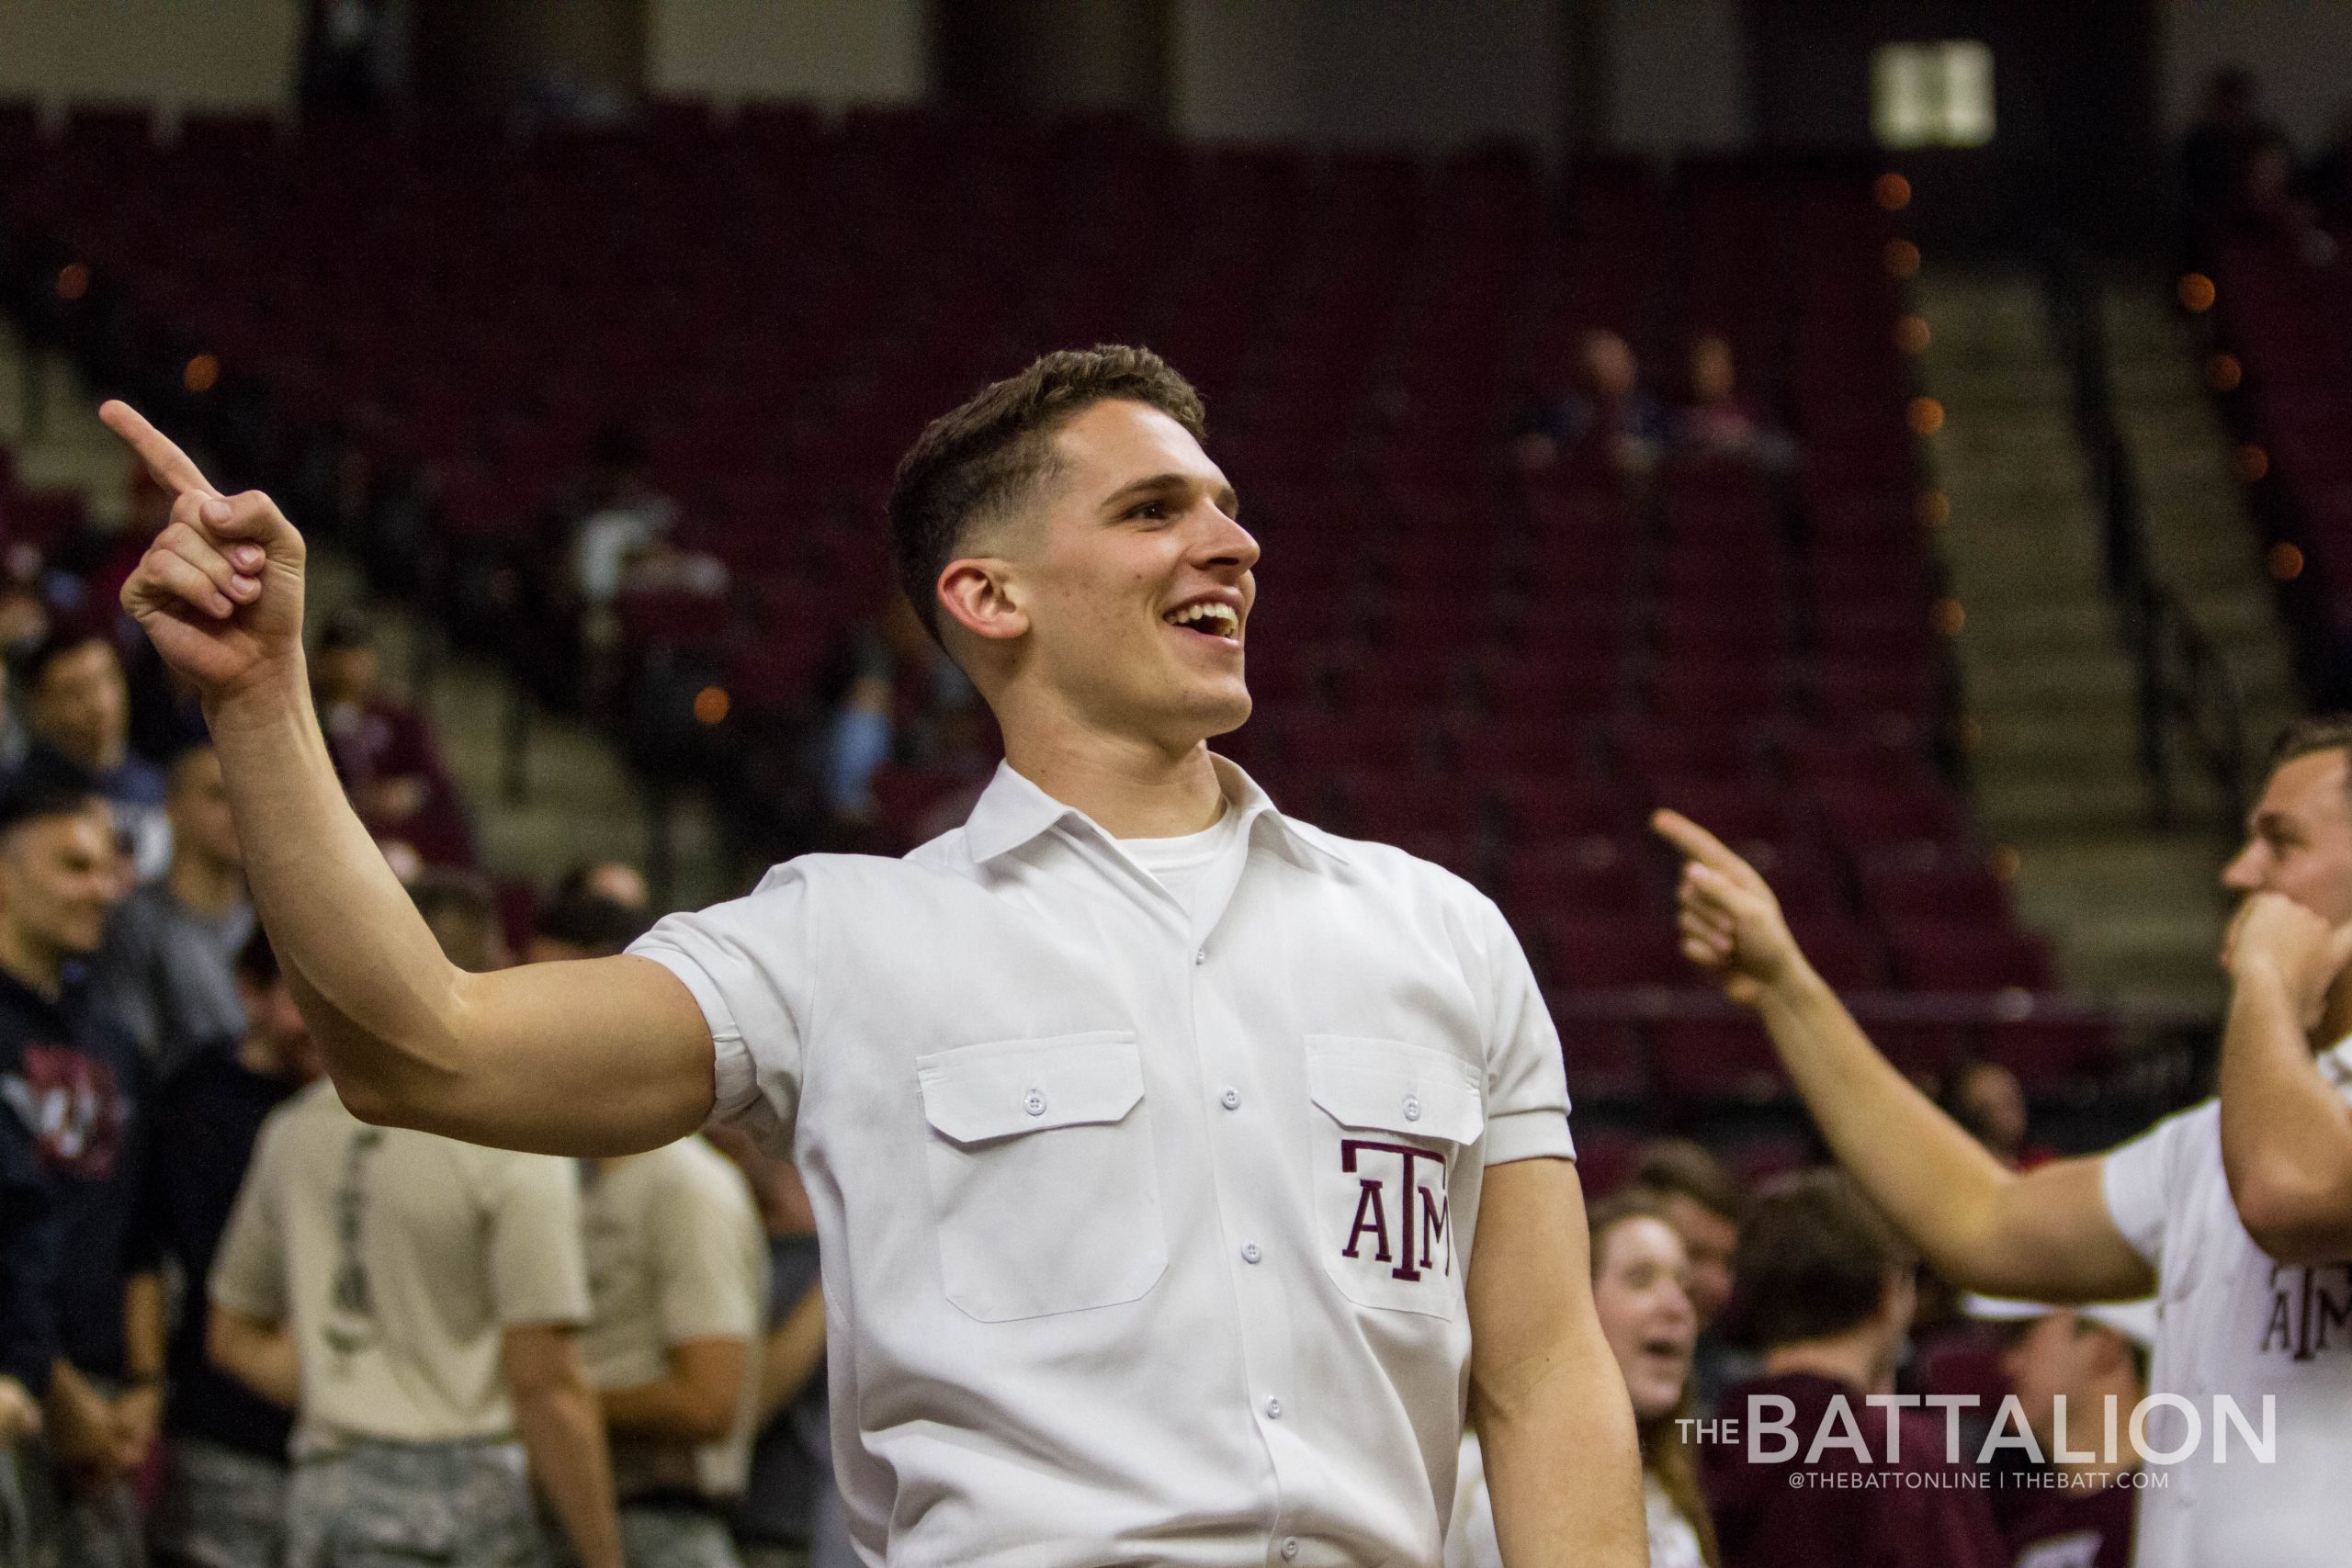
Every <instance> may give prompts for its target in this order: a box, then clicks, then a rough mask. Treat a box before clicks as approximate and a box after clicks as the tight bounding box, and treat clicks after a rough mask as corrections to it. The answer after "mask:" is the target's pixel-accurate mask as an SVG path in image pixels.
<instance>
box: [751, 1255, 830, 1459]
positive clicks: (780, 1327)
mask: <svg viewBox="0 0 2352 1568" xmlns="http://www.w3.org/2000/svg"><path fill="white" fill-rule="evenodd" d="M824 1363H825V1292H823V1291H822V1290H821V1289H820V1288H818V1287H816V1286H811V1287H809V1291H808V1292H807V1293H806V1294H804V1295H803V1296H802V1297H801V1298H800V1299H799V1300H798V1301H797V1302H795V1303H793V1306H792V1310H791V1311H790V1312H789V1313H786V1314H785V1318H784V1321H783V1322H782V1323H779V1324H777V1325H775V1328H774V1329H772V1330H770V1331H769V1334H768V1342H767V1348H766V1350H765V1352H764V1353H763V1358H762V1359H761V1361H760V1411H759V1424H760V1425H761V1426H762V1427H765V1426H766V1425H767V1424H768V1423H769V1422H771V1421H773V1420H775V1417H776V1414H777V1412H779V1411H781V1410H782V1409H783V1408H784V1407H785V1406H786V1405H787V1404H791V1403H792V1402H793V1401H794V1400H796V1399H797V1398H799V1397H800V1391H801V1390H802V1389H804V1388H806V1387H808V1386H809V1379H810V1378H812V1377H815V1376H816V1375H817V1372H818V1369H819V1368H820V1367H822V1366H823V1365H824Z"/></svg>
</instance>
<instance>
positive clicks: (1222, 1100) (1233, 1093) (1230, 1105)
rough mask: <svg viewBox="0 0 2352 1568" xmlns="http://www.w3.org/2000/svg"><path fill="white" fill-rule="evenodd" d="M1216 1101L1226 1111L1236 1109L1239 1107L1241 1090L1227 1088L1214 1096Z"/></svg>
mask: <svg viewBox="0 0 2352 1568" xmlns="http://www.w3.org/2000/svg"><path fill="white" fill-rule="evenodd" d="M1216 1102H1217V1103H1218V1104H1219V1105H1222V1106H1224V1107H1225V1108H1226V1109H1227V1111H1238V1110H1240V1109H1241V1091H1240V1090H1239V1089H1227V1090H1226V1091H1225V1092H1224V1093H1223V1094H1220V1095H1218V1096H1217V1097H1216Z"/></svg>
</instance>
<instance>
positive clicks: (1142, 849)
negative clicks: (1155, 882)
mask: <svg viewBox="0 0 2352 1568" xmlns="http://www.w3.org/2000/svg"><path fill="white" fill-rule="evenodd" d="M1240 829H1241V813H1239V812H1238V811H1236V810H1234V809H1233V808H1232V807H1230V806H1227V807H1226V810H1225V815H1224V816H1222V817H1220V818H1217V819H1216V823H1215V824H1214V825H1213V826H1211V827H1209V828H1207V829H1204V830H1203V831H1201V832H1198V833H1186V834H1184V835H1183V836H1182V838H1175V839H1121V840H1119V848H1120V849H1121V850H1123V851H1125V852H1126V855H1127V858H1128V859H1129V860H1132V861H1134V862H1135V863H1136V864H1137V865H1139V866H1141V867H1143V868H1144V870H1146V871H1148V872H1149V873H1151V874H1152V875H1153V876H1154V877H1156V878H1158V879H1159V885H1160V886H1162V887H1165V888H1166V889H1168V892H1169V895H1170V897H1173V898H1174V899H1175V900H1176V902H1177V903H1179V904H1181V905H1182V906H1183V907H1184V913H1185V914H1186V915H1187V916H1192V917H1197V916H1198V914H1199V910H1198V909H1197V908H1195V903H1196V899H1197V896H1198V894H1199V892H1200V887H1201V881H1202V879H1203V878H1204V876H1205V875H1207V874H1208V869H1209V867H1211V866H1213V865H1215V864H1216V863H1217V862H1218V861H1220V860H1222V859H1224V858H1225V857H1226V855H1227V854H1228V853H1229V852H1231V851H1232V850H1233V848H1234V847H1235V845H1236V844H1238V842H1239V840H1240Z"/></svg>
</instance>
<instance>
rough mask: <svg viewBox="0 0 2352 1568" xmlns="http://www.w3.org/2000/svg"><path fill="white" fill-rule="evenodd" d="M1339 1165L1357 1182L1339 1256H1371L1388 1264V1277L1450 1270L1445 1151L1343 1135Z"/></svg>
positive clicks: (1446, 1273) (1450, 1231) (1450, 1225)
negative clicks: (1344, 1238)
mask: <svg viewBox="0 0 2352 1568" xmlns="http://www.w3.org/2000/svg"><path fill="white" fill-rule="evenodd" d="M1340 1170H1341V1171H1342V1172H1344V1173H1345V1174H1347V1175H1349V1176H1352V1177H1354V1178H1355V1179H1356V1183H1357V1187H1356V1212H1355V1219H1354V1220H1353V1222H1352V1223H1351V1224H1350V1225H1349V1226H1348V1241H1347V1245H1346V1246H1345V1247H1341V1248H1340V1257H1342V1258H1359V1259H1361V1258H1364V1257H1366V1256H1369V1257H1370V1258H1372V1260H1373V1261H1374V1262H1375V1263H1385V1264H1388V1265H1390V1268H1389V1270H1388V1272H1389V1276H1390V1278H1392V1279H1397V1280H1419V1279H1420V1278H1421V1276H1422V1274H1423V1272H1424V1271H1430V1270H1434V1271H1435V1272H1437V1273H1439V1274H1441V1275H1443V1276H1449V1277H1450V1276H1451V1275H1452V1274H1453V1209H1452V1205H1451V1204H1450V1202H1449V1201H1448V1200H1447V1197H1446V1190H1445V1158H1444V1156H1442V1155H1439V1154H1435V1153H1433V1152H1431V1151H1430V1150H1428V1149H1423V1148H1416V1147H1414V1146H1413V1145H1410V1144H1390V1143H1384V1142H1382V1141H1380V1140H1379V1139H1376V1138H1342V1139H1340ZM1432 1182H1434V1183H1435V1185H1434V1186H1432V1185H1431V1183H1432Z"/></svg>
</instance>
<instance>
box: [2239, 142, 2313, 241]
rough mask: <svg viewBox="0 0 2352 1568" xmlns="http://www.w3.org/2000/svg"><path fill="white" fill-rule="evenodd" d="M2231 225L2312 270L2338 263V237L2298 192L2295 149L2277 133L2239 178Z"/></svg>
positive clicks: (2260, 145) (2255, 152)
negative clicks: (2274, 245) (2276, 246)
mask: <svg viewBox="0 0 2352 1568" xmlns="http://www.w3.org/2000/svg"><path fill="white" fill-rule="evenodd" d="M2235 196H2236V199H2235V201H2234V203H2233V206H2232V208H2231V209H2230V225H2231V227H2232V228H2233V229H2234V230H2237V231H2240V232H2243V233H2249V234H2258V235H2262V236H2265V237H2267V238H2268V239H2271V240H2275V241H2277V242H2278V243H2280V244H2283V245H2286V246H2288V247H2289V248H2290V249H2291V250H2292V251H2293V252H2294V253H2295V254H2297V255H2298V256H2301V258H2302V260H2303V262H2304V263H2305V264H2306V265H2310V266H2314V267H2320V266H2325V265H2327V264H2328V263H2329V262H2332V261H2334V260H2335V236H2334V235H2332V234H2330V233H2329V232H2328V231H2326V230H2325V229H2323V228H2321V227H2320V222H2319V212H2318V209H2315V208H2314V207H2312V204H2311V203H2310V202H2308V201H2306V200H2304V199H2303V197H2302V195H2301V192H2299V191H2297V190H2296V188H2295V150H2294V148H2293V146H2292V145H2291V144H2290V143H2289V141H2287V139H2286V138H2285V137H2284V136H2281V135H2279V134H2278V133H2277V132H2275V131H2274V132H2272V133H2270V134H2268V135H2266V136H2264V137H2262V138H2261V139H2260V140H2259V141H2256V143H2255V144H2254V149H2253V151H2252V152H2251V153H2249V154H2248V156H2247V159H2246V164H2245V171H2244V173H2243V174H2242V175H2240V177H2239V182H2238V188H2237V191H2236V193H2235Z"/></svg>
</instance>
